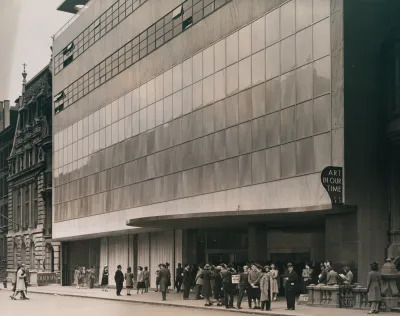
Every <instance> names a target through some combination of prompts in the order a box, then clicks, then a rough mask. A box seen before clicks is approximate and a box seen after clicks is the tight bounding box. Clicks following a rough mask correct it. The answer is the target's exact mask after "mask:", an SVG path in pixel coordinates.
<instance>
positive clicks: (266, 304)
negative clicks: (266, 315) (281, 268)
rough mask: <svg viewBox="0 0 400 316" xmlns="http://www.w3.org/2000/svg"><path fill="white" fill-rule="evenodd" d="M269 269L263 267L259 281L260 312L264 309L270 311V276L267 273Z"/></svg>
mask: <svg viewBox="0 0 400 316" xmlns="http://www.w3.org/2000/svg"><path fill="white" fill-rule="evenodd" d="M269 269H270V267H269V266H265V267H264V269H263V274H262V277H261V280H260V292H261V295H260V302H261V310H262V311H263V310H264V309H265V310H266V311H269V310H271V296H272V294H271V286H270V284H271V280H272V278H271V274H270V272H269Z"/></svg>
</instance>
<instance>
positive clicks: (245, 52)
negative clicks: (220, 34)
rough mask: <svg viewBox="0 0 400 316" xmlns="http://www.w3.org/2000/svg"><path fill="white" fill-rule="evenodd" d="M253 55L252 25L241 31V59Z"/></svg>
mask: <svg viewBox="0 0 400 316" xmlns="http://www.w3.org/2000/svg"><path fill="white" fill-rule="evenodd" d="M250 54H251V24H249V25H247V26H245V27H244V28H242V29H240V30H239V59H243V58H245V57H247V56H249V55H250Z"/></svg>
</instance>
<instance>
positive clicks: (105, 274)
mask: <svg viewBox="0 0 400 316" xmlns="http://www.w3.org/2000/svg"><path fill="white" fill-rule="evenodd" d="M108 275H109V273H108V266H107V265H105V266H104V269H103V275H102V277H101V287H102V291H106V292H107V291H108V290H107V285H108Z"/></svg>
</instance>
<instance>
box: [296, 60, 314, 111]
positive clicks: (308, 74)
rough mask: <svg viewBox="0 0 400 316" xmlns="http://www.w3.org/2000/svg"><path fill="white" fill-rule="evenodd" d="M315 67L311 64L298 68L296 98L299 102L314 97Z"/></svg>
mask: <svg viewBox="0 0 400 316" xmlns="http://www.w3.org/2000/svg"><path fill="white" fill-rule="evenodd" d="M312 81H313V68H312V65H311V64H308V65H306V66H303V67H301V68H298V69H296V99H297V103H300V102H303V101H306V100H310V99H311V98H312V97H313V82H312Z"/></svg>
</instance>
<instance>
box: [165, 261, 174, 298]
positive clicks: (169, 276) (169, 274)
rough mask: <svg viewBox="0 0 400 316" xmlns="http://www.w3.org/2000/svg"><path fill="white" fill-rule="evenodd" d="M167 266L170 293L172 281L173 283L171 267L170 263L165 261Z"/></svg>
mask: <svg viewBox="0 0 400 316" xmlns="http://www.w3.org/2000/svg"><path fill="white" fill-rule="evenodd" d="M165 267H166V268H167V270H168V287H167V293H169V287H170V286H171V285H172V283H171V269H170V268H169V263H168V262H166V263H165Z"/></svg>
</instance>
